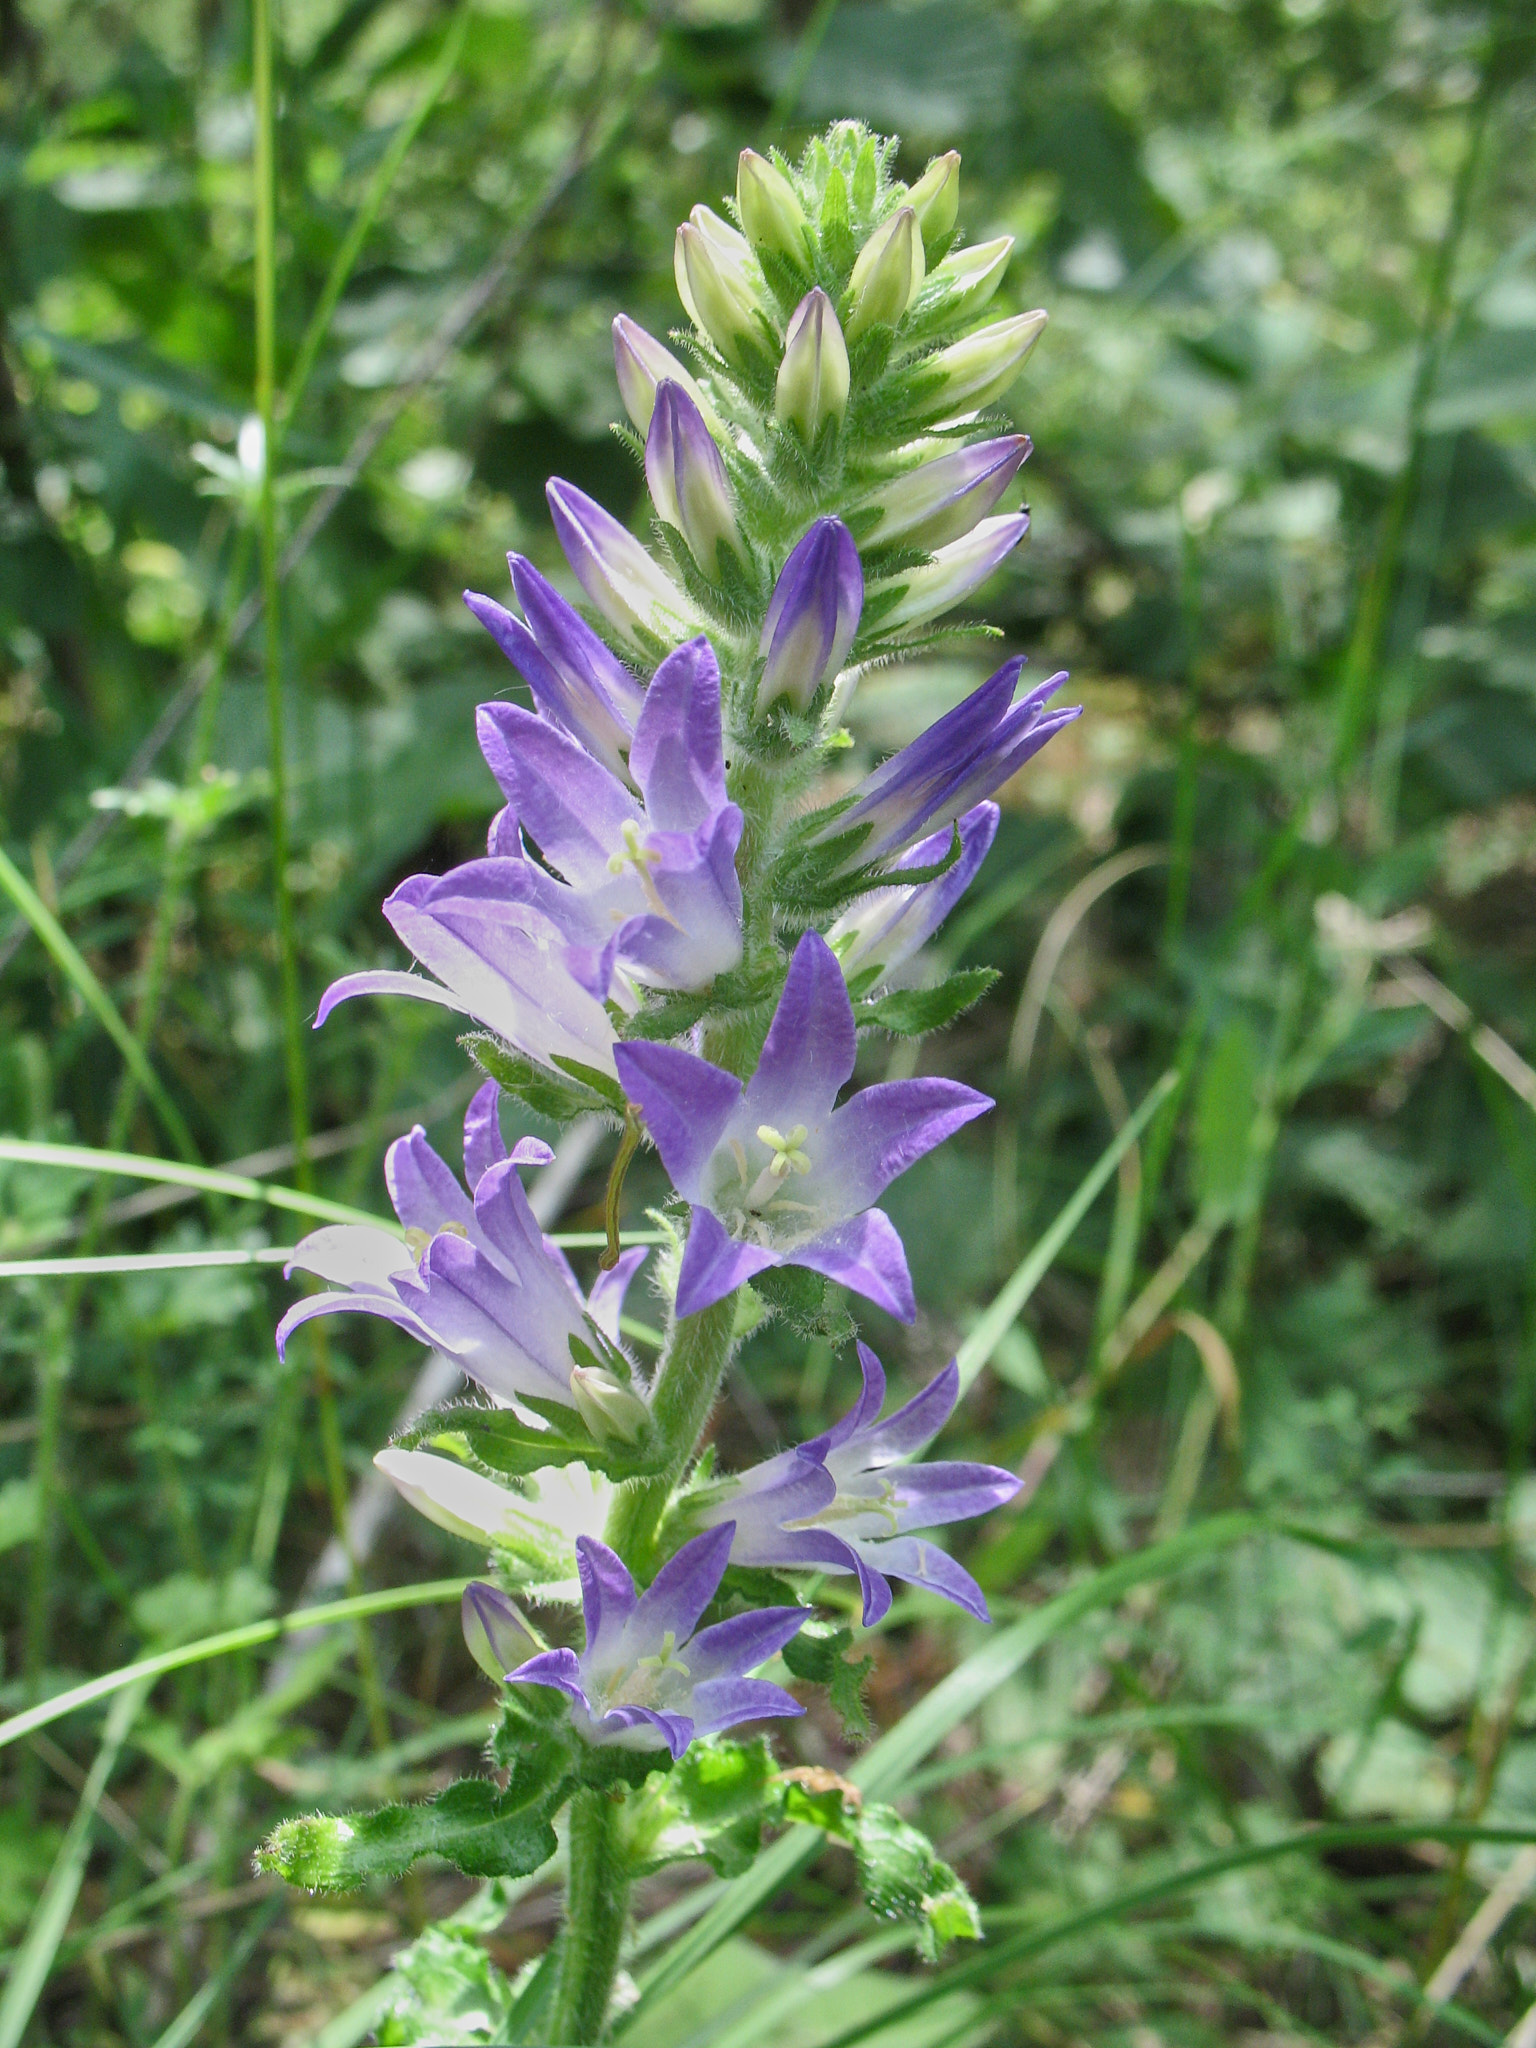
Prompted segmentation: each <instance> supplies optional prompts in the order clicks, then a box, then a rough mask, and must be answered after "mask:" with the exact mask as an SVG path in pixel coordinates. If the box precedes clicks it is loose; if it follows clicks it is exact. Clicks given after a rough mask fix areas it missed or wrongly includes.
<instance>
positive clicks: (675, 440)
mask: <svg viewBox="0 0 1536 2048" xmlns="http://www.w3.org/2000/svg"><path fill="white" fill-rule="evenodd" d="M645 480H646V483H647V484H648V485H649V487H650V493H651V503H652V504H653V505H654V506H655V507H656V511H657V514H658V516H659V517H660V518H661V519H662V520H663V521H664V522H665V523H666V524H667V525H668V526H675V527H676V528H677V530H678V532H679V533H680V534H681V535H682V536H683V538H684V540H685V541H687V543H688V546H689V548H690V549H691V551H692V554H693V559H694V560H695V561H696V562H697V563H698V565H699V567H700V568H701V569H702V570H703V572H704V574H705V575H706V576H713V575H714V574H715V570H716V559H717V556H718V554H719V550H720V548H721V547H722V546H724V547H727V548H733V549H734V550H735V551H736V552H737V553H738V554H739V553H740V552H741V531H740V529H739V528H738V526H737V524H736V502H735V499H734V497H733V496H732V494H731V486H730V480H729V478H728V477H727V476H726V473H725V464H724V463H723V462H722V461H721V460H720V450H719V449H718V448H717V447H716V446H715V444H714V441H713V439H712V438H711V436H710V432H709V429H708V427H706V426H705V424H704V416H703V414H702V413H701V412H700V411H699V409H698V407H697V406H696V405H695V404H694V402H693V400H692V399H691V398H690V397H689V396H688V394H687V392H686V391H684V389H683V387H682V386H681V385H680V384H674V383H673V382H672V381H671V379H670V378H668V379H667V380H666V381H664V382H663V383H662V384H660V385H659V386H658V387H657V392H656V409H655V411H654V412H653V413H652V415H651V430H650V432H649V433H648V434H647V435H646V437H645Z"/></svg>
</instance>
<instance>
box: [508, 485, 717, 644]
mask: <svg viewBox="0 0 1536 2048" xmlns="http://www.w3.org/2000/svg"><path fill="white" fill-rule="evenodd" d="M544 495H545V497H546V498H547V499H548V501H549V510H550V517H551V518H552V519H553V520H554V523H555V533H556V536H557V537H558V539H559V542H560V545H561V547H562V548H564V550H565V558H566V560H567V561H568V562H569V563H570V565H571V568H572V570H573V572H574V574H575V577H576V580H577V582H578V583H579V584H580V585H581V587H582V589H583V590H584V591H585V592H586V593H587V596H588V597H589V598H590V599H591V600H592V602H593V604H595V605H596V606H597V609H598V610H599V611H600V612H601V613H602V615H603V617H604V618H605V619H607V620H608V622H609V624H610V625H613V626H617V627H618V629H619V631H620V632H622V633H628V634H630V635H634V634H635V631H636V629H637V628H643V629H644V630H645V631H647V632H650V633H655V634H659V635H660V636H661V637H662V638H664V639H668V638H673V639H675V638H679V637H682V636H681V635H680V634H679V633H678V631H677V628H678V627H679V626H680V625H681V626H685V627H687V629H688V630H689V631H692V630H693V625H694V620H693V614H692V612H691V610H690V608H689V605H688V601H687V599H686V598H685V597H684V596H683V593H682V592H681V591H680V590H679V589H678V587H677V585H676V584H675V583H673V582H672V581H671V580H670V579H669V578H668V577H667V576H665V575H663V573H662V572H661V570H660V569H658V568H657V566H656V564H655V563H654V562H653V561H652V560H651V557H650V556H649V554H647V552H646V550H645V549H644V548H643V547H642V546H641V545H640V543H639V541H637V540H636V539H635V537H634V535H633V534H632V533H630V532H629V531H628V529H627V528H625V527H622V526H620V524H619V522H618V521H617V519H615V518H613V517H612V515H611V514H610V513H607V512H605V511H604V510H603V508H602V506H601V505H598V504H594V503H593V501H592V499H590V498H589V497H588V496H587V494H586V492H585V491H578V490H577V489H576V487H575V485H574V484H568V483H563V482H562V481H561V480H560V478H559V477H551V478H550V480H549V483H548V484H547V485H546V486H545V491H544Z"/></svg>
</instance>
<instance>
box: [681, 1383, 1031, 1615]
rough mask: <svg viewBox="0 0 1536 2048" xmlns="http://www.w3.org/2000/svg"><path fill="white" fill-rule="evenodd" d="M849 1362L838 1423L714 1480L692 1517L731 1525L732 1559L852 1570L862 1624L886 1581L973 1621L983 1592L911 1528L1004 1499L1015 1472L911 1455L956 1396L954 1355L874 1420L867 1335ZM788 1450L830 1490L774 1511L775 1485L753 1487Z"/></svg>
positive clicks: (880, 1391)
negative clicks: (852, 1366)
mask: <svg viewBox="0 0 1536 2048" xmlns="http://www.w3.org/2000/svg"><path fill="white" fill-rule="evenodd" d="M859 1364H860V1366H861V1368H862V1370H863V1374H864V1385H863V1388H862V1391H861V1392H860V1395H859V1398H858V1400H857V1402H856V1403H855V1404H854V1406H853V1407H852V1408H851V1409H850V1410H849V1412H848V1414H846V1415H845V1416H844V1417H843V1419H842V1421H841V1422H839V1423H838V1424H837V1425H836V1426H835V1427H834V1428H832V1429H829V1430H828V1431H827V1432H826V1434H825V1435H824V1436H819V1437H815V1438H813V1439H812V1440H811V1442H810V1443H807V1444H802V1445H801V1446H800V1448H799V1449H798V1450H797V1451H788V1452H781V1453H780V1456H779V1457H778V1458H777V1459H770V1460H769V1461H768V1464H767V1465H766V1466H760V1467H758V1468H757V1470H756V1472H747V1473H745V1474H744V1475H743V1476H742V1478H741V1479H739V1480H738V1481H737V1482H736V1488H735V1490H734V1491H733V1490H732V1488H731V1486H730V1484H729V1483H726V1484H725V1485H723V1486H721V1488H720V1489H719V1497H718V1499H714V1500H711V1501H709V1502H708V1503H707V1504H706V1506H705V1508H704V1513H703V1519H704V1520H706V1521H718V1522H719V1524H720V1526H722V1527H724V1528H730V1529H732V1531H733V1535H732V1540H731V1561H732V1563H733V1564H741V1565H748V1564H750V1565H760V1566H775V1565H776V1566H779V1567H781V1568H786V1569H793V1568H799V1569H802V1570H810V1571H832V1572H856V1573H857V1574H858V1579H859V1588H860V1591H861V1592H862V1593H863V1596H864V1625H865V1627H866V1628H869V1627H872V1626H873V1625H874V1623H876V1622H877V1621H880V1620H881V1619H883V1617H884V1616H885V1614H886V1613H887V1612H888V1611H889V1608H890V1605H891V1586H890V1582H891V1580H892V1579H902V1580H905V1581H906V1583H907V1584H908V1585H913V1586H921V1587H924V1588H925V1589H926V1590H927V1591H928V1592H930V1593H938V1594H940V1595H942V1597H943V1598H944V1599H946V1600H952V1601H954V1603H955V1605H956V1606H957V1607H963V1608H964V1609H965V1611H966V1613H967V1614H974V1615H975V1617H976V1619H977V1620H978V1621H989V1620H990V1619H991V1616H990V1615H989V1614H988V1612H987V1603H986V1599H985V1597H984V1596H983V1594H982V1590H981V1588H980V1586H978V1585H977V1583H976V1581H975V1580H974V1579H973V1578H972V1577H971V1575H970V1573H969V1572H968V1571H966V1570H965V1569H964V1567H963V1566H961V1565H958V1564H956V1562H955V1560H954V1559H953V1558H952V1557H950V1556H949V1554H948V1553H947V1552H946V1551H943V1550H940V1549H939V1547H938V1545H937V1544H935V1543H925V1542H924V1541H923V1539H922V1537H921V1536H920V1535H919V1534H917V1533H916V1532H917V1531H919V1530H922V1529H936V1528H939V1527H940V1526H942V1525H943V1524H945V1523H948V1522H965V1521H969V1520H970V1519H971V1517H972V1516H974V1515H985V1514H989V1513H990V1512H991V1510H992V1509H993V1508H996V1507H1001V1506H1002V1504H1003V1502H1004V1501H1009V1500H1012V1498H1013V1496H1014V1495H1015V1494H1016V1493H1017V1492H1018V1490H1019V1485H1020V1481H1019V1480H1018V1479H1017V1478H1016V1477H1015V1475H1014V1474H1013V1473H1012V1472H1005V1471H1003V1470H1002V1469H1001V1467H999V1466H997V1465H970V1464H959V1463H951V1462H948V1461H943V1462H937V1461H936V1462H934V1463H932V1464H913V1463H911V1462H910V1461H911V1460H912V1459H915V1458H917V1457H918V1456H919V1454H920V1453H921V1452H923V1451H925V1450H926V1449H927V1447H928V1445H929V1444H930V1443H932V1441H933V1439H934V1438H935V1437H936V1436H937V1435H938V1433H939V1431H940V1430H941V1429H942V1428H943V1427H944V1424H945V1423H946V1422H947V1421H948V1420H949V1418H950V1416H951V1414H953V1412H954V1407H955V1403H956V1402H957V1401H958V1400H959V1398H960V1375H959V1372H958V1371H957V1370H956V1367H955V1363H954V1360H953V1359H951V1360H950V1362H949V1364H948V1365H947V1366H945V1368H944V1370H943V1371H942V1372H941V1373H940V1374H939V1375H938V1377H937V1379H934V1380H932V1381H930V1382H929V1384H928V1385H927V1386H926V1387H925V1388H924V1389H923V1391H922V1393H920V1394H918V1395H916V1396H915V1397H914V1399H912V1400H910V1401H909V1402H908V1403H907V1404H906V1406H905V1407H904V1408H898V1409H897V1410H896V1412H895V1414H894V1415H888V1416H887V1417H886V1419H885V1420H884V1421H883V1422H882V1421H881V1420H880V1410H881V1409H882V1408H883V1407H884V1405H885V1373H884V1371H883V1369H882V1368H881V1364H880V1361H879V1359H878V1358H876V1356H875V1354H874V1352H873V1351H871V1350H870V1349H869V1347H868V1345H867V1344H861V1345H860V1346H859ZM796 1458H798V1459H801V1460H805V1461H808V1462H810V1463H817V1464H820V1465H821V1466H823V1467H824V1469H825V1471H826V1473H827V1475H828V1477H829V1478H830V1479H831V1481H832V1483H833V1489H834V1491H833V1494H832V1497H831V1498H830V1499H829V1500H827V1502H826V1503H825V1505H823V1506H820V1507H816V1508H813V1509H812V1510H811V1511H810V1512H809V1513H795V1514H791V1515H783V1514H782V1508H783V1505H784V1502H785V1498H786V1496H785V1494H784V1492H783V1489H782V1486H781V1485H777V1486H776V1485H771V1484H770V1485H764V1484H762V1483H761V1480H760V1478H759V1474H761V1473H763V1472H772V1471H773V1469H774V1467H775V1466H778V1465H781V1464H783V1463H784V1462H785V1461H786V1460H790V1459H796Z"/></svg>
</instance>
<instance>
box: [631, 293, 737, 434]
mask: <svg viewBox="0 0 1536 2048" xmlns="http://www.w3.org/2000/svg"><path fill="white" fill-rule="evenodd" d="M613 368H614V374H615V375H616V376H617V378H618V380H619V396H620V398H622V399H623V401H624V410H625V411H626V412H627V413H628V414H629V416H630V418H631V419H632V420H633V421H634V423H635V426H636V428H637V430H638V431H639V432H640V433H642V434H648V433H649V432H650V430H651V414H652V413H653V412H654V411H655V410H656V387H657V385H658V384H666V383H672V384H680V385H681V386H682V387H683V389H684V390H685V391H686V392H687V394H688V396H689V397H690V398H691V399H692V400H693V402H694V404H695V405H696V406H697V407H698V408H699V412H700V414H701V415H702V417H703V420H704V424H705V426H706V427H708V429H709V431H710V432H711V433H712V434H713V435H715V437H716V438H717V439H724V435H725V429H724V428H723V427H722V426H721V424H720V420H719V416H718V415H717V414H716V412H715V409H714V407H713V406H712V405H711V404H710V402H709V400H708V399H707V398H706V397H705V395H704V392H703V390H702V388H701V387H700V385H699V383H698V382H697V380H696V379H695V378H694V377H692V376H690V375H689V373H688V371H687V370H686V369H684V367H683V365H682V364H681V363H680V362H679V361H678V359H677V357H676V356H675V355H673V353H672V351H671V349H669V348H664V347H663V346H662V344H661V343H660V342H659V341H658V340H657V339H656V337H655V336H654V335H652V334H647V333H646V331H645V329H644V328H643V327H641V326H640V325H639V324H638V322H636V321H634V320H631V319H630V318H629V317H628V315H627V314H624V313H620V315H619V316H618V318H617V319H616V320H615V321H614V323H613Z"/></svg>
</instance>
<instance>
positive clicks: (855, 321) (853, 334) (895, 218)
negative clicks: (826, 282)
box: [845, 206, 924, 341]
mask: <svg viewBox="0 0 1536 2048" xmlns="http://www.w3.org/2000/svg"><path fill="white" fill-rule="evenodd" d="M923 275H924V257H923V237H922V234H921V233H920V231H919V229H918V225H917V215H916V214H915V213H914V212H913V211H912V208H911V207H910V206H903V207H901V208H900V209H899V210H898V211H897V212H895V213H893V214H892V215H891V217H890V219H889V220H888V221H884V222H882V223H881V225H880V226H879V227H877V228H876V229H875V232H874V233H873V234H872V235H871V236H870V238H869V240H868V241H867V242H866V243H865V244H864V246H863V248H862V249H861V250H860V251H859V256H858V261H857V262H856V263H855V264H854V266H853V275H852V277H851V278H850V279H849V280H848V318H847V321H846V322H845V326H846V329H847V334H848V339H849V340H850V341H857V340H858V338H859V336H860V335H861V334H864V333H866V332H867V331H868V329H869V328H871V327H874V326H877V325H881V326H886V327H894V326H895V325H896V323H897V321H898V320H899V319H900V318H901V316H902V314H903V313H905V312H906V310H907V308H908V306H910V305H911V303H912V301H913V300H914V299H915V298H916V297H917V294H918V293H919V291H921V289H922V284H923Z"/></svg>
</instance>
